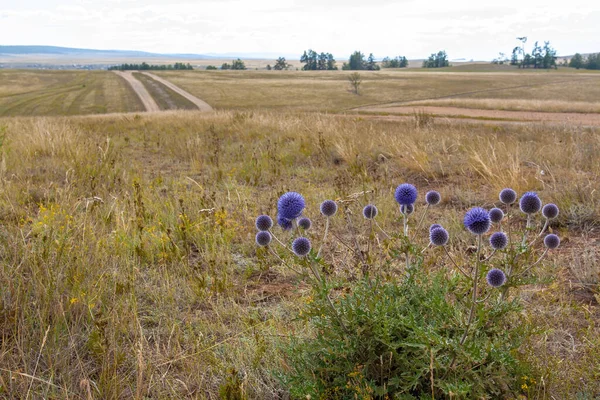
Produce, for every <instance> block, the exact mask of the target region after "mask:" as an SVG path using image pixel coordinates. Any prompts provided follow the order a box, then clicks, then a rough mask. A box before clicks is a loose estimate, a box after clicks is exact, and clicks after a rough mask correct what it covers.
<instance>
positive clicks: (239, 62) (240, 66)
mask: <svg viewBox="0 0 600 400" xmlns="http://www.w3.org/2000/svg"><path fill="white" fill-rule="evenodd" d="M221 69H236V70H240V69H246V64H244V62H243V61H242V60H240V59H239V58H238V59H237V60H233V61H232V62H231V64H228V63H223V65H221Z"/></svg>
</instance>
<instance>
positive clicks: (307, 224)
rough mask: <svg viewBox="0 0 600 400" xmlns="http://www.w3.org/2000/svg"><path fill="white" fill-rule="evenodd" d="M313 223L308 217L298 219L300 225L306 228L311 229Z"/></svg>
mask: <svg viewBox="0 0 600 400" xmlns="http://www.w3.org/2000/svg"><path fill="white" fill-rule="evenodd" d="M311 225H312V222H311V221H310V219H308V218H306V217H302V218H300V219H299V220H298V226H299V227H300V228H302V229H304V230H308V229H310V227H311Z"/></svg>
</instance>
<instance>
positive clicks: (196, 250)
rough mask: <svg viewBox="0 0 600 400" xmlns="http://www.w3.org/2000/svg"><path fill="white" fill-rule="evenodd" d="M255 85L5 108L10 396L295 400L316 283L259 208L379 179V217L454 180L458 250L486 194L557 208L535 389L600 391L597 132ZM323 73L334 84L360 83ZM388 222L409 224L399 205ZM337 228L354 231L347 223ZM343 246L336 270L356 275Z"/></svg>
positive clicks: (440, 217)
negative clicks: (359, 104)
mask: <svg viewBox="0 0 600 400" xmlns="http://www.w3.org/2000/svg"><path fill="white" fill-rule="evenodd" d="M165 76H169V74H165ZM197 77H202V78H197ZM216 77H219V78H220V79H222V80H223V81H225V84H224V89H223V90H224V93H223V95H219V96H217V93H218V91H217V89H216V88H217V84H216V81H217V80H218V79H217V78H216ZM384 77H385V75H383V76H382V80H383V79H384ZM256 78H257V77H254V79H256ZM202 79H204V81H203V80H202ZM254 79H248V81H246V80H244V79H239V82H238V84H239V87H238V89H236V90H234V86H235V84H234V81H235V80H234V77H233V75H229V74H222V75H215V76H214V77H213V76H212V75H204V74H196V73H190V74H189V75H188V74H179V75H177V76H176V77H173V81H177V80H179V81H180V82H178V83H182V82H183V83H187V87H186V85H184V84H182V86H183V87H184V88H186V89H187V90H190V91H192V92H194V90H195V92H194V94H196V95H198V96H200V97H203V98H205V99H207V100H208V101H209V102H210V101H211V98H210V96H206V95H205V96H203V89H202V88H203V87H204V86H203V85H201V84H197V83H194V82H209V84H207V87H208V88H209V90H207V91H206V92H204V94H210V93H213V95H214V96H215V97H214V98H213V99H212V100H213V101H214V100H217V97H218V99H219V101H220V103H219V104H221V107H226V105H227V104H229V107H231V108H251V109H252V111H235V110H230V111H218V112H216V113H208V114H200V113H198V112H191V111H177V112H165V113H154V114H145V115H144V114H123V115H108V116H81V117H53V118H4V119H0V130H1V131H2V133H3V138H4V139H3V141H2V147H1V149H2V163H1V164H0V166H1V168H0V177H1V179H0V190H1V192H2V196H1V197H0V218H1V221H2V224H1V226H2V229H1V230H0V235H1V240H0V257H1V259H2V263H1V264H0V337H1V338H2V340H1V341H0V396H2V397H7V398H23V397H26V396H29V397H31V398H42V397H44V398H139V399H142V398H212V399H215V398H219V396H224V393H226V390H227V389H228V388H229V389H231V388H232V387H234V388H236V389H237V390H239V391H240V392H241V393H243V394H244V395H245V396H247V398H250V399H278V398H285V396H286V388H285V386H284V384H283V383H282V381H281V380H279V379H278V378H277V372H278V371H285V370H286V368H289V366H288V365H287V364H286V358H285V356H284V351H283V350H282V346H283V345H284V344H285V343H286V342H287V341H289V340H290V338H293V337H307V336H311V335H315V334H317V332H313V331H312V330H311V329H310V327H309V326H307V325H306V324H305V323H304V322H303V321H302V320H300V319H298V318H297V315H298V311H299V309H300V308H301V307H302V304H306V303H307V302H309V301H310V291H309V288H308V287H307V284H306V281H305V279H304V277H303V276H298V275H297V274H295V273H294V272H293V271H291V270H290V269H289V268H286V266H285V265H284V264H282V263H281V262H280V261H279V259H278V258H276V257H275V256H273V255H270V254H268V253H264V252H262V253H261V252H260V251H258V250H257V248H256V246H255V244H254V234H255V228H254V218H255V217H256V215H258V214H261V213H269V214H271V215H274V213H275V204H276V200H277V198H278V196H279V195H281V194H282V193H283V192H285V191H288V190H296V191H299V192H301V193H302V194H303V195H304V196H305V198H306V200H307V203H308V209H307V215H308V216H310V217H311V218H313V219H314V223H315V224H316V225H317V226H318V227H320V228H322V225H323V220H322V219H320V218H319V216H318V204H319V202H320V201H322V200H323V199H325V198H333V199H347V198H348V196H349V195H351V194H353V193H357V192H361V191H364V190H373V192H372V194H370V195H369V196H370V197H368V198H367V197H362V196H359V197H358V201H357V204H353V203H348V204H349V207H350V208H349V209H350V211H352V214H349V218H350V219H351V220H353V221H354V224H355V226H356V227H357V228H360V229H362V228H364V227H365V222H364V219H363V218H362V217H360V206H361V205H364V204H365V203H366V202H367V201H370V202H374V203H376V204H377V205H378V206H380V207H381V209H382V210H385V209H388V210H389V209H393V203H394V201H393V190H394V188H395V186H396V185H397V184H398V183H401V182H405V181H408V182H413V183H414V184H416V185H417V187H418V188H419V190H420V191H421V192H422V193H423V192H425V191H426V190H428V189H436V190H439V191H440V192H441V194H442V198H443V202H442V204H441V206H440V207H439V208H438V209H437V210H435V211H433V212H432V214H431V218H432V219H433V220H435V221H437V222H440V223H442V224H443V225H444V226H446V227H447V229H448V231H449V232H450V235H451V237H452V241H453V243H454V244H459V243H468V242H469V241H471V240H472V237H471V236H470V234H468V233H467V232H466V231H465V230H464V228H463V227H462V222H461V221H462V215H463V213H464V211H465V210H466V209H467V208H468V207H471V206H473V205H482V206H486V207H489V206H490V205H491V204H492V203H493V202H494V201H496V199H497V192H498V190H499V189H501V188H503V187H505V186H511V187H513V188H514V189H516V190H517V191H518V192H519V193H522V192H523V191H525V190H537V191H538V192H539V194H540V196H541V197H542V199H543V200H544V201H545V202H555V203H556V204H557V205H558V206H559V207H560V209H561V214H560V216H559V219H558V220H557V221H556V223H554V224H553V225H552V229H553V231H554V232H556V233H558V234H560V235H561V237H562V238H563V245H562V247H561V248H560V250H559V251H558V252H557V253H556V254H555V255H554V256H553V257H552V258H551V259H549V260H548V261H547V262H545V263H544V267H543V268H542V269H541V270H540V272H539V273H540V274H541V276H542V278H544V279H548V281H547V284H540V285H531V286H530V287H528V288H527V290H526V291H525V292H523V293H521V297H522V301H524V303H525V305H526V307H525V308H524V310H523V312H522V314H521V316H522V318H524V319H526V320H527V321H529V322H531V324H532V325H533V326H535V327H536V329H537V330H536V331H535V332H533V334H532V336H531V337H530V338H529V339H528V342H527V343H526V346H524V348H523V351H522V352H521V353H520V354H519V357H520V358H521V359H522V360H524V361H529V362H531V363H532V365H533V369H532V371H531V373H532V377H533V378H535V382H537V383H536V384H535V385H534V384H533V383H530V384H531V385H532V388H531V390H529V391H526V392H523V393H527V394H528V395H529V396H530V398H538V399H545V398H573V397H574V396H579V398H593V396H594V395H597V394H599V393H600V385H599V380H598V374H599V372H600V371H599V370H598V359H600V350H599V349H600V326H599V325H598V322H597V321H598V318H599V317H600V307H599V306H598V302H597V299H596V298H595V297H594V295H597V294H598V288H599V286H598V285H599V281H598V276H597V275H595V274H594V268H595V266H597V265H598V262H599V258H598V257H600V254H599V253H598V252H597V250H595V249H597V248H598V244H599V242H598V237H599V236H598V219H599V216H600V203H599V201H598V194H599V193H600V179H599V178H600V175H599V174H600V172H599V171H600V159H599V158H598V157H597V154H599V152H600V135H599V132H598V131H597V130H592V129H583V128H575V127H569V126H562V127H544V126H539V125H533V124H530V125H519V126H516V125H515V126H505V125H495V126H494V125H481V126H478V125H475V126H473V125H461V124H444V123H440V122H437V121H435V122H434V123H433V124H429V125H428V126H426V127H421V128H420V127H418V126H417V125H416V124H415V121H400V122H399V121H384V120H372V119H365V118H362V117H339V116H335V115H327V114H324V113H300V112H298V111H297V109H309V110H311V109H312V110H314V109H318V108H319V107H323V106H322V105H320V104H318V102H316V101H314V100H315V99H316V97H318V96H317V94H313V93H312V91H311V90H309V88H306V87H305V86H306V81H304V80H303V79H301V78H295V79H296V83H294V84H292V91H294V90H295V91H298V92H301V93H305V94H307V96H308V95H309V94H310V96H314V97H310V99H311V100H312V101H313V103H310V104H307V103H302V102H299V101H297V100H294V99H293V98H291V99H290V100H289V102H292V104H294V103H293V102H294V101H296V103H295V104H296V108H295V107H289V108H290V110H291V111H290V112H287V111H285V110H283V108H284V106H283V105H281V104H278V103H273V102H272V100H269V102H268V103H267V104H268V105H271V106H272V107H273V110H264V108H267V105H261V106H260V107H251V106H250V103H249V102H247V100H246V99H240V98H237V97H235V96H233V95H234V94H241V93H242V92H244V91H245V90H247V89H248V88H249V87H253V86H252V83H251V82H250V81H252V80H254ZM322 79H324V80H325V83H324V88H323V89H320V90H319V93H322V94H323V93H325V92H328V90H327V88H333V87H337V86H338V84H342V83H343V78H339V79H333V78H332V77H331V76H328V75H325V76H324V77H323V78H322ZM424 79H432V77H425V78H424ZM449 79H455V78H449ZM531 79H535V78H534V77H532V78H531ZM260 80H263V81H267V80H268V78H266V77H263V78H261V79H260ZM463 82H464V80H463ZM275 83H277V79H275ZM504 83H505V82H504ZM504 83H503V82H500V83H498V84H499V85H500V84H504ZM396 84H397V85H398V88H399V87H401V86H402V85H407V83H406V82H403V81H402V80H401V79H398V82H396ZM459 84H460V80H458V81H457V82H455V85H457V86H458V85H459ZM314 85H315V86H317V85H316V83H315V84H314ZM475 85H483V81H482V82H477V81H476V84H475ZM341 86H343V85H341ZM384 86H386V85H382V86H381V87H384ZM210 88H213V89H212V90H214V91H213V92H211V90H210ZM269 90H271V91H273V90H274V87H270V89H269ZM415 90H416V89H415ZM423 90H427V88H425V89H423ZM286 93H287V92H286ZM336 93H340V92H336ZM225 94H229V95H230V96H233V97H232V98H230V99H228V98H227V97H226V96H225ZM341 94H343V95H345V93H343V91H342V92H341ZM328 95H329V96H330V97H329V99H330V101H331V102H332V103H333V104H335V107H342V105H343V106H347V103H346V101H345V100H338V99H336V98H335V96H334V95H333V94H328ZM384 95H385V94H384ZM388 95H389V96H390V98H391V97H393V93H389V94H388ZM396 95H402V91H400V90H399V91H398V92H397V93H396ZM370 96H372V97H374V96H375V95H374V94H372V95H370ZM286 98H287V95H285V94H283V93H282V94H281V99H282V101H283V100H284V99H286ZM418 211H420V210H418ZM340 218H341V217H340ZM428 220H429V218H428ZM521 222H522V221H521ZM379 223H380V224H381V225H382V227H383V228H384V229H385V230H387V231H389V232H393V231H397V230H398V229H400V225H399V222H398V219H397V218H396V217H394V216H392V215H391V214H389V213H387V214H386V213H385V212H383V213H382V215H381V219H380V220H379ZM332 230H333V232H337V234H338V235H344V232H345V230H346V223H345V222H344V220H343V219H338V220H334V221H333V225H332ZM425 231H426V228H423V230H422V231H419V232H418V235H417V240H418V241H419V242H422V243H426V241H427V240H428V239H427V233H426V232H425ZM313 239H314V240H315V241H318V240H319V238H316V237H315V238H313ZM328 246H331V250H332V251H331V255H330V256H327V258H326V262H327V263H328V265H331V270H330V273H331V274H332V276H338V275H340V276H342V275H343V274H346V273H348V272H353V268H355V266H354V265H353V264H350V265H346V264H345V263H344V262H343V260H340V259H339V258H337V256H336V254H337V251H338V250H340V247H336V245H335V244H333V243H329V244H328ZM338 246H340V245H338ZM456 249H457V247H453V248H452V249H451V251H456ZM455 257H456V259H457V260H459V262H461V261H462V260H466V259H467V258H468V257H469V255H468V254H463V253H459V252H456V254H455ZM345 268H349V271H347V270H346V269H345ZM528 382H529V381H528ZM531 382H533V379H532V380H531Z"/></svg>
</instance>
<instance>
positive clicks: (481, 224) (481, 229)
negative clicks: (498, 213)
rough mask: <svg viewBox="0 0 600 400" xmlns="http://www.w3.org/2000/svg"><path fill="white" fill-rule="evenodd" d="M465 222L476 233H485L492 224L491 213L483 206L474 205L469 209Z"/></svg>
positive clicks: (466, 226)
mask: <svg viewBox="0 0 600 400" xmlns="http://www.w3.org/2000/svg"><path fill="white" fill-rule="evenodd" d="M463 222H464V224H465V228H467V229H468V230H469V231H470V232H471V233H473V234H475V235H483V234H484V233H486V232H487V231H488V230H489V229H490V226H491V225H492V221H491V220H490V215H489V213H488V212H487V211H486V210H484V209H483V208H481V207H473V208H471V209H470V210H469V211H467V213H466V214H465V218H464V221H463Z"/></svg>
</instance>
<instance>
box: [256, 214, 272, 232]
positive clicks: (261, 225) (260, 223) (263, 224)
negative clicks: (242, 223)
mask: <svg viewBox="0 0 600 400" xmlns="http://www.w3.org/2000/svg"><path fill="white" fill-rule="evenodd" d="M272 227H273V220H272V219H271V217H269V216H268V215H260V216H259V217H257V218H256V229H258V230H259V231H268V230H269V229H271V228H272Z"/></svg>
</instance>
